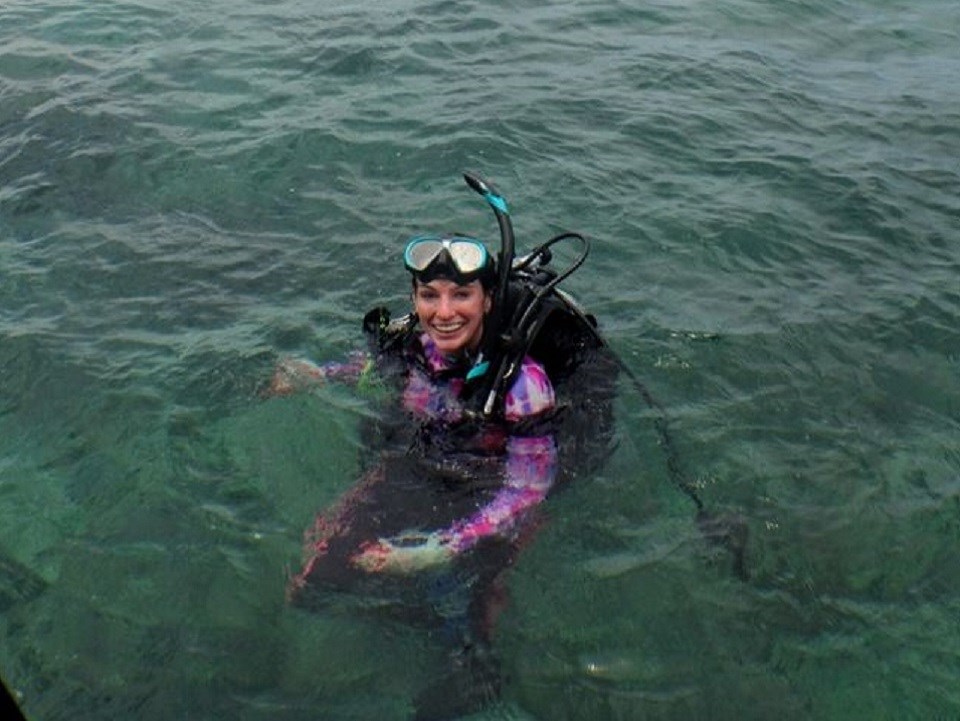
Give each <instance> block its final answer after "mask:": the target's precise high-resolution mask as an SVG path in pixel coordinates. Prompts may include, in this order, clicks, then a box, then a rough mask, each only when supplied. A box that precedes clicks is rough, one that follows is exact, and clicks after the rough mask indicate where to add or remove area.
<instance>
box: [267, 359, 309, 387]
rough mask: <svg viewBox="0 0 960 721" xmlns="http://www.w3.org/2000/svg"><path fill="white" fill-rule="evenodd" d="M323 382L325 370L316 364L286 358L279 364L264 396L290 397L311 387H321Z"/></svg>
mask: <svg viewBox="0 0 960 721" xmlns="http://www.w3.org/2000/svg"><path fill="white" fill-rule="evenodd" d="M323 380H324V374H323V369H322V368H320V366H318V365H316V364H315V363H311V362H310V361H306V360H299V359H297V358H284V359H282V360H281V361H280V362H279V363H277V368H276V370H274V372H273V377H272V378H271V379H270V385H269V386H267V388H266V390H265V392H264V395H265V396H288V395H290V394H291V393H296V392H297V391H302V390H306V389H307V388H309V387H311V386H317V385H320V384H322V383H323Z"/></svg>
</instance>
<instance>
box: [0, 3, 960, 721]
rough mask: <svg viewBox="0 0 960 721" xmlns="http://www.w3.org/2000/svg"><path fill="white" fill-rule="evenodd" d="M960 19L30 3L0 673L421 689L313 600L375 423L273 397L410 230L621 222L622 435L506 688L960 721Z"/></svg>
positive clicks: (547, 694)
mask: <svg viewBox="0 0 960 721" xmlns="http://www.w3.org/2000/svg"><path fill="white" fill-rule="evenodd" d="M958 78H960V5H958V4H957V3H956V2H953V1H951V0H909V1H908V0H767V1H764V2H760V1H759V0H720V1H719V2H701V1H699V0H655V1H652V2H631V1H629V0H591V1H581V0H567V1H566V2H555V3H541V2H534V1H532V0H494V1H492V2H483V3H481V2H477V1H475V0H434V1H432V2H423V1H418V0H386V1H385V2H381V3H361V2H351V1H349V0H348V1H346V2H340V3H307V2H300V1H298V0H272V1H270V2H263V1H261V2H251V1H250V0H234V1H233V2H229V3H227V2H221V0H211V1H209V2H204V3H201V2H193V1H188V0H164V1H163V2H160V1H159V0H129V1H121V0H97V1H96V2H76V1H73V2H71V1H70V0H62V1H61V2H50V1H48V0H29V1H27V0H4V2H2V3H0V370H2V383H0V673H2V675H3V678H4V680H5V682H6V683H7V685H8V687H9V688H10V689H11V690H12V691H13V692H14V694H15V695H16V696H17V698H18V699H19V701H20V703H21V704H22V706H23V708H24V710H25V712H26V713H27V715H28V716H29V718H31V719H37V720H38V721H55V720H57V719H71V721H78V720H90V721H93V720H97V721H99V720H106V719H145V720H152V719H157V720H161V719H174V718H189V719H210V720H211V721H213V720H219V719H245V720H247V719H249V720H258V719H271V720H272V721H278V720H280V719H290V720H291V721H292V720H294V719H297V720H299V719H311V720H315V719H377V720H379V719H404V718H407V717H408V714H409V712H410V708H411V699H412V698H413V697H414V696H415V694H416V692H417V690H418V689H420V688H422V687H423V686H424V685H425V684H428V683H429V682H430V681H431V679H432V678H433V677H434V676H435V675H436V674H437V673H438V668H439V667H440V661H439V660H438V658H437V650H436V648H434V647H433V646H432V645H431V643H430V639H428V638H425V637H424V635H423V634H422V633H421V632H418V631H417V630H416V629H406V628H403V627H397V626H390V625H384V624H381V623H377V622H373V621H371V620H370V619H360V618H351V617H350V616H349V615H338V616H325V615H323V614H308V613H303V612H300V611H296V610H294V609H291V608H289V607H288V606H287V605H286V604H285V602H284V595H283V594H284V584H285V581H286V578H287V576H288V574H289V573H290V571H291V569H295V568H296V567H297V563H298V561H299V554H300V545H301V534H302V532H303V529H304V528H305V527H306V526H307V524H308V523H309V522H310V520H311V518H312V517H313V514H314V513H315V511H316V510H317V509H318V508H321V507H323V506H324V505H325V504H327V503H329V502H331V501H332V500H333V499H334V498H336V497H337V496H338V495H339V494H340V493H342V492H343V491H344V490H345V489H347V488H349V487H350V485H351V483H352V482H353V480H354V479H355V477H356V474H357V469H358V466H357V453H358V451H359V450H360V445H359V437H358V431H357V426H358V423H359V421H360V420H361V419H362V418H363V417H364V415H365V414H367V413H369V408H367V406H366V405H365V404H364V401H363V400H362V399H360V398H357V397H356V396H355V395H354V394H353V393H351V392H350V390H349V389H344V388H336V387H329V388H324V389H323V390H322V391H320V392H318V393H316V394H314V395H310V396H306V397H297V398H285V399H274V400H270V401H264V400H262V399H261V398H260V397H259V396H258V389H259V388H260V387H261V386H262V384H263V382H264V380H265V378H266V377H267V376H268V375H269V372H270V368H271V366H272V364H273V363H274V361H275V359H276V358H277V356H278V355H280V354H288V353H292V354H306V355H309V356H312V357H315V358H318V359H330V358H338V357H341V356H342V355H343V354H344V353H346V352H348V351H349V350H351V349H352V348H354V347H357V346H358V345H359V344H360V342H361V339H360V332H359V319H360V317H361V316H362V314H363V312H364V311H365V310H367V309H368V308H369V307H371V306H373V305H375V304H386V305H389V306H391V307H393V308H394V309H397V310H402V309H404V308H405V307H406V304H407V303H408V301H407V298H406V294H407V282H408V281H407V279H406V277H405V274H404V273H403V271H402V269H401V267H400V261H399V252H400V249H401V248H402V243H403V240H404V239H405V238H406V237H407V236H409V235H412V234H414V233H417V232H421V231H437V230H447V229H455V230H459V231H462V232H467V233H472V234H475V235H478V236H481V237H484V238H486V239H488V240H490V241H491V244H492V245H495V244H496V243H495V241H496V225H495V224H494V221H493V217H492V215H491V214H490V212H489V210H488V209H487V208H486V207H485V206H484V204H483V203H482V201H481V200H480V199H479V198H478V196H476V195H475V194H473V193H472V192H471V191H470V190H469V189H467V188H466V186H465V185H464V184H463V182H462V180H461V178H460V174H461V172H462V171H463V170H466V169H473V170H476V171H478V172H481V173H483V174H484V175H486V176H487V177H489V178H491V179H492V180H493V181H494V182H495V183H496V184H497V186H498V188H499V189H500V190H501V191H502V192H503V193H504V194H505V195H506V197H507V199H508V200H509V202H510V204H511V210H512V212H513V217H514V223H515V226H516V229H517V236H518V245H519V246H520V247H521V248H524V247H526V248H529V247H532V245H533V244H534V243H536V242H538V241H541V240H544V239H546V238H547V237H550V236H551V235H553V234H555V233H557V232H560V231H562V230H567V229H571V230H579V231H581V232H583V233H585V234H586V235H588V236H589V237H590V238H591V239H592V241H593V252H592V254H591V257H590V259H589V260H588V262H587V264H586V265H585V266H584V267H583V268H582V269H581V270H579V271H578V272H577V273H576V274H575V275H574V276H573V277H572V278H571V279H570V280H569V281H568V282H567V283H566V287H567V288H568V289H569V290H570V291H572V292H573V293H574V294H575V295H576V296H577V297H578V298H579V299H580V300H581V301H582V302H583V303H584V304H585V305H587V306H588V307H589V309H590V310H591V311H593V312H594V313H595V314H596V315H597V316H598V317H599V318H600V321H601V325H602V327H603V329H604V330H605V332H606V334H607V337H608V338H609V340H610V343H611V345H612V346H613V347H614V348H615V349H616V351H617V352H618V353H619V354H620V355H621V357H622V358H623V359H624V361H625V362H626V363H627V365H628V366H629V367H630V368H631V370H632V371H633V372H634V373H636V374H637V375H638V376H639V377H640V378H641V379H642V380H643V381H644V383H645V384H646V385H647V386H648V387H649V388H650V390H651V391H652V392H653V393H654V394H655V395H656V396H657V398H658V399H659V401H660V402H661V403H662V404H663V406H664V407H665V408H666V409H667V412H668V413H669V415H670V417H671V419H672V421H673V428H674V434H675V441H676V444H677V447H678V451H679V454H680V458H681V461H682V464H683V466H684V468H685V469H686V471H687V473H689V474H690V476H691V477H692V478H694V479H695V480H696V483H697V486H698V491H699V493H700V495H701V497H702V498H703V499H704V502H705V503H706V505H707V506H708V507H709V508H710V509H712V510H714V511H715V512H717V513H729V514H738V515H739V516H741V517H742V518H743V519H744V520H745V521H746V523H747V525H748V527H749V531H750V535H749V541H748V545H747V555H746V567H747V570H748V572H749V578H748V579H746V580H741V579H739V578H737V577H736V576H735V574H733V573H732V572H731V567H730V559H729V557H728V556H727V555H726V554H725V553H724V552H723V551H722V550H721V549H718V548H715V547H711V546H710V545H709V544H707V543H705V542H704V539H703V538H702V537H701V535H700V534H699V533H698V531H697V529H696V526H695V524H694V521H693V515H694V508H693V507H692V504H691V503H690V500H689V499H688V498H687V497H686V496H685V495H684V494H683V493H682V492H680V491H679V490H678V489H677V488H676V487H675V485H673V484H672V482H671V479H670V475H669V474H668V473H667V469H666V467H665V463H664V458H663V453H662V452H661V449H660V448H659V446H658V443H657V436H656V434H655V432H654V431H653V428H652V424H651V414H650V412H649V410H648V409H647V407H646V406H645V404H644V403H643V401H642V399H641V398H640V397H639V396H638V395H637V394H636V393H635V392H634V391H633V390H632V389H631V388H630V386H629V385H628V384H626V383H625V384H624V385H623V387H622V393H621V397H620V398H619V400H618V404H617V413H618V426H617V428H618V430H617V433H618V437H619V441H620V442H619V447H618V449H617V452H616V453H615V455H614V456H613V458H612V459H611V460H610V462H609V463H608V465H607V466H606V467H605V468H604V469H603V471H602V472H600V473H598V474H597V475H596V477H593V478H589V479H582V480H581V481H580V482H579V483H578V484H577V485H576V486H574V487H572V488H570V489H569V490H568V491H567V492H566V493H565V494H562V495H560V496H558V497H557V498H555V499H552V500H551V501H549V502H548V508H547V511H548V514H549V518H550V521H549V523H548V524H547V525H546V526H545V527H544V528H543V530H542V531H541V532H540V534H539V536H538V537H537V539H536V542H535V543H534V544H533V545H532V546H531V547H530V548H529V549H527V550H526V552H525V554H524V555H523V556H522V557H521V560H520V562H519V563H518V564H517V565H516V567H515V568H513V569H511V571H510V576H509V581H510V583H509V586H510V596H511V600H510V604H509V606H508V608H507V610H506V611H505V613H504V615H503V617H502V618H501V620H500V623H499V626H498V632H497V637H496V645H497V649H498V653H499V654H500V656H501V658H502V661H503V664H504V669H505V672H506V678H507V681H506V684H505V687H504V692H503V698H502V701H501V702H500V703H499V704H497V705H495V706H494V707H492V708H490V709H488V710H486V711H483V712H481V713H480V714H478V715H477V716H476V718H480V719H518V720H526V719H545V720H546V719H550V720H551V721H553V720H555V719H570V720H578V721H579V720H584V721H586V720H606V719H611V720H613V719H617V720H619V719H629V720H633V719H644V720H646V719H665V720H667V719H669V720H672V719H685V720H689V719H770V718H777V719H783V720H786V719H844V720H849V719H869V720H870V721H878V720H879V719H898V720H900V719H956V718H958V717H960V685H958V684H957V679H958V678H960V623H958V618H960V564H958V562H957V556H958V552H960V323H958V316H960V80H958Z"/></svg>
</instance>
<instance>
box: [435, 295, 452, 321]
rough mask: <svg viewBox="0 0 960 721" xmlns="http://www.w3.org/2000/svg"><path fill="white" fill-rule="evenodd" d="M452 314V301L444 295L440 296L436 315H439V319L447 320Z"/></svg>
mask: <svg viewBox="0 0 960 721" xmlns="http://www.w3.org/2000/svg"><path fill="white" fill-rule="evenodd" d="M454 313H455V311H454V309H453V299H452V298H449V297H448V296H446V295H441V296H440V302H439V303H438V304H437V315H439V316H440V317H441V318H449V317H451V316H452V315H453V314H454Z"/></svg>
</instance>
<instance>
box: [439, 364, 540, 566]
mask: <svg viewBox="0 0 960 721" xmlns="http://www.w3.org/2000/svg"><path fill="white" fill-rule="evenodd" d="M555 403H556V401H555V399H554V393H553V386H552V385H551V384H550V380H549V378H547V375H546V373H545V372H544V370H543V368H542V367H541V366H540V365H539V364H536V363H534V362H532V361H530V362H529V363H526V362H525V364H524V367H523V370H522V371H521V373H520V375H519V376H518V378H517V381H516V382H515V383H514V385H513V387H512V388H511V389H510V392H509V393H508V394H507V398H506V408H505V415H506V417H507V420H509V421H514V422H516V421H519V420H522V419H524V418H526V417H529V416H533V415H538V414H542V413H546V412H547V411H549V410H551V409H552V408H553V407H554V405H555ZM556 472H557V447H556V443H555V441H554V438H553V436H552V435H543V436H535V437H528V436H511V437H510V438H509V439H508V440H507V456H506V463H505V468H504V476H505V478H504V484H503V487H502V488H501V489H500V490H499V491H498V492H497V494H496V495H495V496H494V497H493V498H492V499H491V500H490V502H489V503H487V504H486V505H484V506H483V507H482V508H480V509H479V510H478V511H477V512H476V513H475V514H474V515H472V516H471V517H469V518H467V519H464V520H462V521H458V522H457V523H455V524H453V526H451V527H450V528H449V529H447V530H446V531H444V532H442V533H441V537H442V540H443V542H445V543H446V544H447V545H448V547H449V548H450V550H452V551H453V553H455V554H457V553H463V552H464V551H467V550H469V549H471V548H472V547H473V546H475V545H476V544H477V543H478V542H479V541H481V540H482V539H483V538H486V537H490V536H501V537H507V538H509V537H510V536H511V535H512V534H513V532H514V531H515V530H516V529H517V527H518V525H519V522H520V521H521V519H522V518H523V517H524V516H525V515H526V514H527V512H528V511H529V510H530V509H532V508H533V507H535V506H536V505H538V504H539V503H540V502H541V501H543V499H544V498H546V496H547V493H549V491H550V488H551V487H552V486H553V481H554V478H555V476H556Z"/></svg>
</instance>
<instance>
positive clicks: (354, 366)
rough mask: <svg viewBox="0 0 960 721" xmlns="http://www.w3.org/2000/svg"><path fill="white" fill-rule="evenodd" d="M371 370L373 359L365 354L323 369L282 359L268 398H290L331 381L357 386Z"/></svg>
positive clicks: (273, 378)
mask: <svg viewBox="0 0 960 721" xmlns="http://www.w3.org/2000/svg"><path fill="white" fill-rule="evenodd" d="M372 367H373V359H372V358H371V357H370V354H369V353H365V352H363V351H353V352H352V353H350V354H349V355H348V356H347V360H346V361H343V362H337V361H330V362H328V363H323V364H322V365H318V364H316V363H314V362H313V361H309V360H305V359H302V358H282V359H281V360H280V362H279V363H277V367H276V369H275V370H274V372H273V377H272V378H271V379H270V385H269V386H267V389H266V391H265V395H267V396H285V395H290V394H292V393H297V392H300V391H305V390H309V389H310V388H313V387H316V386H318V385H323V384H324V383H326V382H327V381H328V380H335V381H341V382H344V383H351V384H356V383H357V382H358V381H359V379H360V378H361V377H362V376H363V375H364V374H365V373H367V372H368V371H369V370H370V369H371V368H372Z"/></svg>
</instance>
